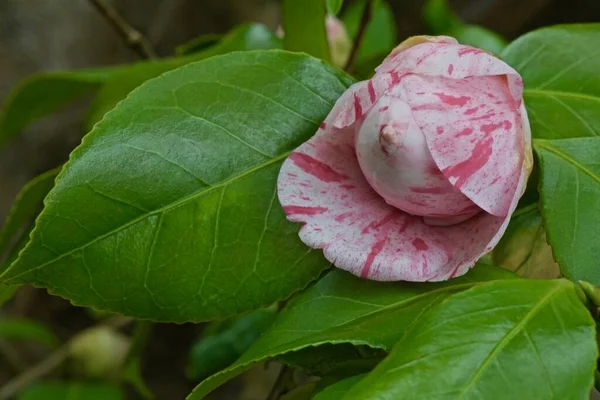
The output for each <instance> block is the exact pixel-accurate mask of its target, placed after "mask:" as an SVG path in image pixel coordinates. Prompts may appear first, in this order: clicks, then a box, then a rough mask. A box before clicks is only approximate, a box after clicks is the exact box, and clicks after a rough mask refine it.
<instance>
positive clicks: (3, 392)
mask: <svg viewBox="0 0 600 400" xmlns="http://www.w3.org/2000/svg"><path fill="white" fill-rule="evenodd" d="M68 355H69V346H68V345H63V346H62V347H61V348H59V349H58V350H56V351H55V352H54V353H52V354H50V355H49V356H48V357H47V358H45V359H44V360H42V362H40V363H39V364H36V365H34V366H33V367H31V368H29V369H28V370H26V371H25V372H23V373H22V374H21V375H19V376H17V377H16V378H15V379H13V380H11V381H10V382H8V383H7V384H6V385H4V386H3V387H2V389H0V400H7V399H12V398H13V396H14V395H15V394H17V393H18V392H19V391H20V390H21V389H22V388H23V387H25V386H27V385H28V384H30V383H31V382H33V381H36V380H38V379H39V378H41V377H43V376H44V375H47V374H48V373H50V372H52V371H53V370H54V369H55V368H56V367H58V366H59V365H60V364H62V362H63V361H64V360H65V359H66V358H67V356H68Z"/></svg>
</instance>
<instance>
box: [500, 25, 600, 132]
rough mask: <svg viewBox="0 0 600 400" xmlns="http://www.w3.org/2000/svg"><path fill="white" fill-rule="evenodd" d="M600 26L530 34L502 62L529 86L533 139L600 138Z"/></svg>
mask: <svg viewBox="0 0 600 400" xmlns="http://www.w3.org/2000/svg"><path fill="white" fill-rule="evenodd" d="M598 43H600V24H580V25H562V26H555V27H550V28H544V29H540V30H537V31H534V32H531V33H528V34H526V35H524V36H522V37H521V38H519V39H517V40H515V41H514V42H513V43H511V44H510V45H509V46H508V47H507V48H506V49H505V50H504V52H503V53H502V57H503V58H504V59H505V60H506V61H507V62H508V63H509V64H511V65H512V66H513V67H514V68H515V69H516V70H517V71H519V73H521V75H522V76H523V79H524V81H525V94H524V98H525V104H526V106H527V111H528V113H529V119H530V123H531V128H532V134H533V136H534V137H536V138H542V139H564V138H574V137H584V136H598V135H599V134H600V79H598V71H599V70H600V47H598Z"/></svg>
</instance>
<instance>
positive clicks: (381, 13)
mask: <svg viewBox="0 0 600 400" xmlns="http://www.w3.org/2000/svg"><path fill="white" fill-rule="evenodd" d="M372 4H373V5H372V7H373V10H372V14H371V21H370V22H369V24H368V25H367V28H366V30H365V34H364V36H363V40H362V42H361V45H360V49H359V51H358V54H357V57H356V64H357V65H361V64H363V63H366V62H369V60H371V59H373V58H375V57H381V55H382V54H385V55H387V54H389V53H390V52H391V51H392V49H393V48H394V47H395V46H396V44H397V43H396V35H397V32H396V22H395V19H394V13H393V12H392V8H391V7H390V5H389V4H388V3H387V2H386V1H384V0H374V1H373V3H372ZM364 8H365V0H358V1H354V2H352V3H350V5H349V7H348V9H347V10H346V11H345V12H344V13H343V15H342V16H341V19H342V22H344V24H345V25H346V28H347V29H348V34H349V35H350V37H351V38H353V40H355V39H356V36H357V35H358V30H359V27H360V20H361V17H362V14H363V10H364Z"/></svg>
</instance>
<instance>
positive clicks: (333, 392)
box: [312, 375, 365, 400]
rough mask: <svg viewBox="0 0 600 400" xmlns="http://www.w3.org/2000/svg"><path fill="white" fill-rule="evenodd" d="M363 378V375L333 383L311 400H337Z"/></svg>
mask: <svg viewBox="0 0 600 400" xmlns="http://www.w3.org/2000/svg"><path fill="white" fill-rule="evenodd" d="M364 377H365V375H356V376H351V377H349V378H346V379H342V380H341V381H338V382H335V383H334V384H332V385H329V386H327V387H326V388H325V389H323V390H321V391H320V392H318V393H317V394H316V395H315V396H314V397H313V398H312V400H339V399H341V398H342V397H344V395H345V394H347V393H348V391H349V390H350V388H352V387H353V386H354V385H356V384H357V383H358V382H360V380H361V379H363V378H364Z"/></svg>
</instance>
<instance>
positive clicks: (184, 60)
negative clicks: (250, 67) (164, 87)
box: [86, 24, 281, 131]
mask: <svg viewBox="0 0 600 400" xmlns="http://www.w3.org/2000/svg"><path fill="white" fill-rule="evenodd" d="M190 46H193V45H190ZM280 47H281V42H280V40H279V39H277V38H276V37H275V35H274V34H273V32H271V31H270V30H269V28H267V27H266V26H264V25H262V24H247V25H240V26H238V27H236V28H234V29H233V30H232V31H231V32H229V33H228V34H227V35H225V36H224V37H223V38H221V39H220V40H219V41H218V42H217V44H215V45H213V46H209V47H207V48H205V49H204V50H202V51H199V52H192V53H191V54H190V55H187V56H184V57H173V58H167V59H164V60H158V61H144V62H140V63H137V64H134V65H131V66H128V68H126V69H123V70H122V71H121V72H120V73H118V74H114V75H113V76H111V78H110V79H109V80H108V81H107V82H106V83H105V85H103V86H102V89H101V90H100V91H99V93H98V95H97V96H96V98H95V99H94V102H93V103H92V106H91V108H90V111H89V116H88V118H87V121H86V126H87V130H88V131H89V130H91V129H92V128H93V126H94V124H95V123H96V122H98V121H100V120H101V119H102V117H103V116H104V114H106V112H108V111H109V110H111V109H113V108H114V107H115V106H116V105H117V103H118V102H119V101H121V100H123V99H124V98H125V97H126V96H127V94H128V93H129V92H131V91H132V90H133V89H135V88H136V87H138V86H139V85H141V84H142V83H144V82H146V81H147V80H149V79H152V78H155V77H157V76H159V75H160V74H162V73H164V72H167V71H170V70H172V69H175V68H178V67H181V66H182V65H185V64H189V63H190V62H193V61H200V60H204V59H206V58H209V57H213V56H217V55H221V54H226V53H230V52H232V51H241V50H268V49H277V48H280Z"/></svg>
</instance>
